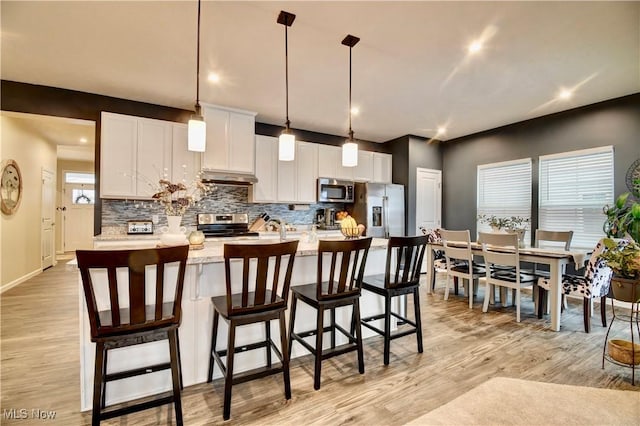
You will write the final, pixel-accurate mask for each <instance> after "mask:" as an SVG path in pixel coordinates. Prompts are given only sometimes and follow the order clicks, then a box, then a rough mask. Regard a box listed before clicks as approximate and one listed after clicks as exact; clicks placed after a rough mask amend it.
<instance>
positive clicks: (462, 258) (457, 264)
mask: <svg viewBox="0 0 640 426" xmlns="http://www.w3.org/2000/svg"><path fill="white" fill-rule="evenodd" d="M440 235H442V245H443V247H444V257H445V259H446V262H447V271H446V272H447V284H446V287H445V289H444V300H448V299H449V287H450V285H449V278H453V279H454V280H455V279H458V278H461V279H462V280H463V284H464V286H465V295H466V296H467V297H468V299H469V309H471V308H473V295H474V285H475V284H476V283H477V281H478V279H479V278H480V277H481V276H482V275H483V274H484V273H485V269H484V268H483V267H480V266H477V265H476V264H475V263H474V262H473V253H472V252H471V234H470V232H469V230H468V229H467V230H463V231H454V230H447V229H441V230H440Z"/></svg>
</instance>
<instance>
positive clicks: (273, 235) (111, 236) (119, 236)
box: [93, 229, 342, 241]
mask: <svg viewBox="0 0 640 426" xmlns="http://www.w3.org/2000/svg"><path fill="white" fill-rule="evenodd" d="M308 233H309V231H308V230H297V231H287V236H288V237H290V238H302V237H303V236H306V235H307V234H308ZM316 233H317V235H318V237H323V236H336V237H340V236H341V235H342V234H341V233H340V230H339V229H336V230H317V231H316ZM258 234H259V237H255V236H252V237H239V238H245V239H249V238H250V239H257V238H260V239H277V238H279V237H280V234H279V233H278V232H274V231H259V232H258ZM160 235H161V234H160V233H153V234H127V233H126V232H124V229H123V230H122V232H114V231H113V230H110V231H109V232H103V233H102V234H100V235H96V236H94V237H93V241H140V240H154V241H159V240H160ZM187 235H188V234H187ZM207 241H230V239H229V238H228V237H226V238H225V237H210V238H207Z"/></svg>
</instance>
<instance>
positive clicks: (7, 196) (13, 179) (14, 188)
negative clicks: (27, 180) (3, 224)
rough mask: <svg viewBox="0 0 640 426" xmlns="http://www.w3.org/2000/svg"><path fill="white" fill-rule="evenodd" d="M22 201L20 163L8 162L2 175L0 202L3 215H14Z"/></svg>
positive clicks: (0, 180)
mask: <svg viewBox="0 0 640 426" xmlns="http://www.w3.org/2000/svg"><path fill="white" fill-rule="evenodd" d="M21 199H22V175H21V174H20V168H19V167H18V163H16V162H15V161H13V160H7V162H6V163H5V165H4V167H3V168H2V175H0V202H1V207H2V213H4V214H8V215H11V214H14V213H15V212H16V211H17V210H18V206H19V205H20V200H21Z"/></svg>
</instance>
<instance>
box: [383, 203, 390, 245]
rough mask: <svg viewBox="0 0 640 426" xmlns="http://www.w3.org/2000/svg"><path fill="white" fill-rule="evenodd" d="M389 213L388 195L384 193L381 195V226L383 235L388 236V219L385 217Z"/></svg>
mask: <svg viewBox="0 0 640 426" xmlns="http://www.w3.org/2000/svg"><path fill="white" fill-rule="evenodd" d="M387 213H389V197H387V196H386V195H384V196H383V197H382V226H383V230H384V237H385V238H387V239H388V238H389V219H388V218H387Z"/></svg>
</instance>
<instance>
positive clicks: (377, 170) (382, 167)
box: [373, 152, 393, 183]
mask: <svg viewBox="0 0 640 426" xmlns="http://www.w3.org/2000/svg"><path fill="white" fill-rule="evenodd" d="M392 160H393V156H392V155H391V154H382V153H380V152H374V153H373V182H379V183H391V167H392V166H391V164H392V163H393V161H392Z"/></svg>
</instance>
